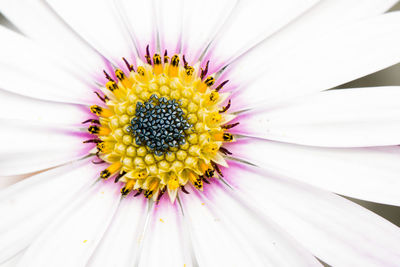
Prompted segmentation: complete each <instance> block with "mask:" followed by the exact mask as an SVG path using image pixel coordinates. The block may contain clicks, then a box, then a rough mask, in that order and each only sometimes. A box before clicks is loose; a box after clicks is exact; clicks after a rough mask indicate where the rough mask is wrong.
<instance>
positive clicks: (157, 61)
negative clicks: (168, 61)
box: [153, 54, 163, 75]
mask: <svg viewBox="0 0 400 267" xmlns="http://www.w3.org/2000/svg"><path fill="white" fill-rule="evenodd" d="M153 64H154V74H155V75H159V74H161V73H162V72H163V66H162V64H161V56H160V55H159V54H154V56H153Z"/></svg>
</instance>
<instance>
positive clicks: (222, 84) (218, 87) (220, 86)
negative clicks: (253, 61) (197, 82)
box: [215, 80, 229, 92]
mask: <svg viewBox="0 0 400 267" xmlns="http://www.w3.org/2000/svg"><path fill="white" fill-rule="evenodd" d="M228 82H229V80H226V81H223V82H222V83H221V84H220V85H218V86H217V88H215V91H217V92H219V90H221V89H222V87H224V85H225V84H227V83H228Z"/></svg>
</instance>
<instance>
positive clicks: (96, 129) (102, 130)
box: [88, 125, 111, 135]
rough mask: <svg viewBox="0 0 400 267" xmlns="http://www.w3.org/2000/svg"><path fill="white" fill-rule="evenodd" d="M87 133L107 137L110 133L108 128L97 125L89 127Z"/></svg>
mask: <svg viewBox="0 0 400 267" xmlns="http://www.w3.org/2000/svg"><path fill="white" fill-rule="evenodd" d="M88 131H89V133H91V134H97V135H109V134H110V133H111V130H110V128H107V127H103V126H97V125H90V126H89V128H88Z"/></svg>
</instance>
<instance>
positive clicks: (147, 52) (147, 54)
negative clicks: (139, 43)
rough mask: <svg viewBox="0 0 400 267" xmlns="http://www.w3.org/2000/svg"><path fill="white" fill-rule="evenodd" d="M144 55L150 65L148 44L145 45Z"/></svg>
mask: <svg viewBox="0 0 400 267" xmlns="http://www.w3.org/2000/svg"><path fill="white" fill-rule="evenodd" d="M144 57H145V58H146V60H147V63H149V64H150V65H151V58H150V50H149V45H147V46H146V55H145V56H144Z"/></svg>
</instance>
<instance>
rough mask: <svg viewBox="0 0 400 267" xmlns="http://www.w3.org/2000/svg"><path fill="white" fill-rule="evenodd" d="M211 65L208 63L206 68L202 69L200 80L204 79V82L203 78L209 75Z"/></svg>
mask: <svg viewBox="0 0 400 267" xmlns="http://www.w3.org/2000/svg"><path fill="white" fill-rule="evenodd" d="M209 63H210V61H207V63H206V67H205V68H204V70H203V68H201V74H200V79H202V80H203V78H204V77H205V76H206V75H207V73H208V64H209Z"/></svg>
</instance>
